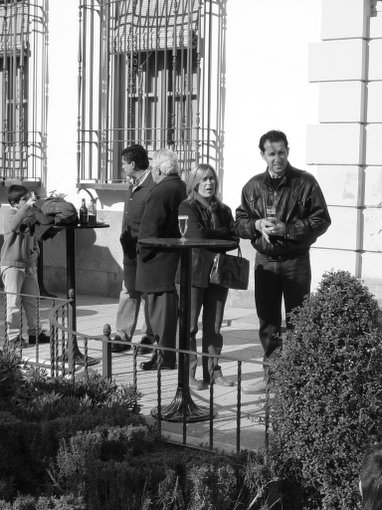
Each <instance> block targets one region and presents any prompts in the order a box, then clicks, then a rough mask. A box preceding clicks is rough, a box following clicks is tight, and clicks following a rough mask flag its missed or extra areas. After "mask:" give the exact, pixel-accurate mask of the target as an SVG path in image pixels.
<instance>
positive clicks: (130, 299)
mask: <svg viewBox="0 0 382 510" xmlns="http://www.w3.org/2000/svg"><path fill="white" fill-rule="evenodd" d="M121 158H122V172H123V173H124V174H125V176H126V177H128V179H129V180H130V186H129V189H128V191H127V196H126V200H125V206H124V210H123V220H122V233H121V237H120V241H121V245H122V249H123V283H122V290H121V293H120V295H119V303H118V311H117V317H116V330H117V333H116V335H115V336H114V340H118V342H121V341H124V342H130V341H131V339H132V338H133V335H134V331H135V328H136V325H137V319H138V313H139V308H140V304H141V300H142V298H143V300H144V298H145V296H144V295H143V294H142V292H140V291H139V290H137V289H136V288H135V273H136V270H137V253H136V250H137V240H138V232H139V227H140V224H141V220H142V215H143V211H144V208H145V203H146V201H147V197H148V196H149V194H150V192H151V190H152V188H153V187H154V185H155V183H154V181H153V179H152V176H151V172H150V169H149V160H148V157H147V152H146V151H145V149H144V148H143V147H142V146H141V145H138V144H134V145H130V146H129V147H127V148H126V149H124V150H123V151H122V153H121ZM144 309H145V322H146V331H145V335H144V336H143V338H142V340H141V343H143V344H152V343H154V336H153V334H152V332H151V329H150V325H149V321H148V320H147V304H146V302H144ZM111 349H112V351H113V352H121V351H125V350H127V349H130V345H129V344H127V343H115V344H113V345H112V348H111ZM142 349H147V347H140V350H142ZM146 352H147V351H146Z"/></svg>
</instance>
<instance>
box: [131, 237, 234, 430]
mask: <svg viewBox="0 0 382 510" xmlns="http://www.w3.org/2000/svg"><path fill="white" fill-rule="evenodd" d="M138 243H139V244H140V245H142V246H145V247H148V248H166V249H172V250H179V251H180V306H179V349H181V350H187V351H189V350H190V322H191V320H190V319H191V271H192V249H193V248H208V249H211V250H217V251H219V250H224V249H233V248H235V247H236V243H235V242H234V241H226V240H220V239H185V240H181V239H178V238H147V239H141V240H139V241H138ZM188 376H189V366H188V363H185V362H184V356H183V355H180V356H179V362H178V386H177V389H176V393H175V396H174V398H173V400H172V402H170V404H168V405H166V406H163V408H161V418H162V420H166V421H183V420H184V419H186V421H188V422H196V421H204V420H208V419H209V418H210V410H209V408H208V407H205V406H198V405H196V404H195V402H194V401H193V400H192V397H191V393H190V386H189V380H188ZM152 414H153V415H154V416H155V415H157V414H158V411H157V409H153V410H152Z"/></svg>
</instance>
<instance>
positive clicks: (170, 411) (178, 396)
mask: <svg viewBox="0 0 382 510" xmlns="http://www.w3.org/2000/svg"><path fill="white" fill-rule="evenodd" d="M184 408H186V421H187V422H196V421H206V420H209V419H210V409H209V407H206V406H198V405H196V404H195V402H194V401H193V400H192V398H191V395H190V393H189V392H188V391H186V392H185V391H184V389H183V388H180V387H178V388H177V390H176V393H175V397H174V399H173V401H172V402H170V404H168V405H166V406H163V407H162V408H161V419H162V420H164V421H176V422H182V421H183V412H184ZM213 415H214V416H216V413H215V412H214V413H213ZM151 416H153V417H154V418H158V408H157V407H155V408H154V409H152V410H151Z"/></svg>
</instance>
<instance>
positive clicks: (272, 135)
mask: <svg viewBox="0 0 382 510" xmlns="http://www.w3.org/2000/svg"><path fill="white" fill-rule="evenodd" d="M267 140H268V141H269V142H271V143H273V142H284V144H285V147H286V148H288V139H287V137H286V134H285V133H283V132H282V131H276V130H275V129H272V130H271V131H268V133H265V135H263V136H262V137H261V138H260V142H259V149H260V150H261V152H265V149H264V144H265V142H266V141H267Z"/></svg>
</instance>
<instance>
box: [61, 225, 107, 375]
mask: <svg viewBox="0 0 382 510" xmlns="http://www.w3.org/2000/svg"><path fill="white" fill-rule="evenodd" d="M109 226H110V225H108V224H107V223H96V224H95V225H62V226H61V225H60V226H59V227H54V228H56V229H58V230H65V242H66V293H67V297H68V298H69V299H70V300H71V301H70V303H69V321H70V324H69V327H70V329H71V330H73V331H77V293H76V291H77V287H76V231H77V230H88V229H98V228H108V227H109ZM70 336H71V335H70ZM68 361H69V364H71V362H73V364H74V366H69V370H74V368H75V365H85V363H86V364H87V365H96V364H97V363H99V360H97V359H95V358H91V357H89V356H88V357H87V359H86V360H85V356H84V354H82V352H81V351H80V349H79V347H78V343H77V337H76V336H75V335H73V357H72V359H70V357H68Z"/></svg>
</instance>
